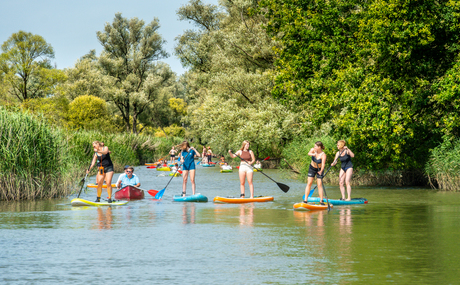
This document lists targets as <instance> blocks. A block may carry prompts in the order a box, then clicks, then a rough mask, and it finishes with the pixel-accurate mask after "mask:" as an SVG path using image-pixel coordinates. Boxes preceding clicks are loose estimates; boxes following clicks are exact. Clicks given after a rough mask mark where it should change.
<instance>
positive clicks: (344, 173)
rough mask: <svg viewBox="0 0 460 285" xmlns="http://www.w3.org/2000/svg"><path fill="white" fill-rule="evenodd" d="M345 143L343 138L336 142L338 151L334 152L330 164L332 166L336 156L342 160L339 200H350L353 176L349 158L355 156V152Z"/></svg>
mask: <svg viewBox="0 0 460 285" xmlns="http://www.w3.org/2000/svg"><path fill="white" fill-rule="evenodd" d="M345 144H346V142H345V141H344V140H339V141H338V142H337V148H338V149H339V151H338V152H337V153H336V154H335V159H334V162H333V163H332V164H331V166H334V165H335V164H336V163H337V158H339V159H340V161H341V162H342V165H341V168H340V173H339V181H340V182H339V185H340V192H341V193H342V198H340V200H345V201H351V177H352V176H353V163H352V162H351V158H352V157H355V154H354V153H353V152H352V151H351V150H350V149H349V148H348V147H346V146H345ZM344 184H346V185H347V194H348V198H347V199H345V186H344Z"/></svg>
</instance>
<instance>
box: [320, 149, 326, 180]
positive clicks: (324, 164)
mask: <svg viewBox="0 0 460 285" xmlns="http://www.w3.org/2000/svg"><path fill="white" fill-rule="evenodd" d="M323 153H324V152H323ZM323 159H324V162H323V163H321V175H323V174H324V167H325V166H326V159H327V156H326V154H325V153H324V155H323Z"/></svg>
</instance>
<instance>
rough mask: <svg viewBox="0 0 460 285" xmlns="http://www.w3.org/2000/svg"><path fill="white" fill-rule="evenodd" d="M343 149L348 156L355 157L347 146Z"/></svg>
mask: <svg viewBox="0 0 460 285" xmlns="http://www.w3.org/2000/svg"><path fill="white" fill-rule="evenodd" d="M345 149H346V150H347V153H348V155H349V156H350V157H355V154H354V153H353V152H352V151H351V150H350V149H349V148H348V147H345Z"/></svg>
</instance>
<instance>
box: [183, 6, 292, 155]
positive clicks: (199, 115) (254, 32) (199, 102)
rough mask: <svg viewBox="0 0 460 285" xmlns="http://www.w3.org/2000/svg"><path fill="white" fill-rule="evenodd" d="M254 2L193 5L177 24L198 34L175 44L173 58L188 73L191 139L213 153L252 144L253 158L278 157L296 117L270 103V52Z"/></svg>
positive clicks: (189, 34)
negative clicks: (185, 24) (188, 24)
mask: <svg viewBox="0 0 460 285" xmlns="http://www.w3.org/2000/svg"><path fill="white" fill-rule="evenodd" d="M256 7H257V2H256V1H224V2H222V3H221V6H220V7H218V6H215V5H210V4H204V3H202V2H201V1H199V0H192V1H190V2H189V3H188V4H187V5H185V6H183V7H182V8H181V9H179V11H178V14H179V18H180V19H182V20H188V21H191V22H192V23H193V24H194V25H195V26H196V27H197V29H196V30H188V31H185V33H184V34H183V35H181V36H180V37H178V38H177V43H178V44H177V46H176V54H177V56H178V57H179V58H180V60H181V62H182V64H183V65H185V66H187V67H190V71H189V72H188V73H187V74H185V75H184V76H183V78H182V80H183V81H184V86H186V89H187V98H186V100H185V101H186V102H187V104H188V108H187V116H186V117H185V118H184V121H183V122H184V124H185V125H186V126H187V127H188V128H189V130H190V135H192V136H194V137H196V138H197V139H198V141H199V142H200V143H202V144H206V145H212V146H213V148H214V150H215V151H217V152H221V153H224V152H226V151H227V150H228V148H230V147H232V148H234V149H235V148H239V146H240V145H241V142H242V141H243V140H244V139H249V140H250V141H251V142H252V148H253V150H254V151H255V152H256V154H257V155H260V156H262V155H279V154H280V153H281V148H282V145H283V144H284V143H285V142H286V141H288V140H289V139H290V138H292V137H293V136H294V134H295V132H296V129H295V128H294V127H293V126H294V125H295V124H296V121H297V115H296V114H295V113H293V112H290V111H289V110H288V109H287V108H286V107H285V106H282V105H281V104H280V103H278V102H277V101H275V100H273V98H271V94H270V91H271V88H270V87H271V86H272V77H271V72H273V71H274V70H273V68H274V66H273V59H274V54H273V48H274V47H276V42H274V41H272V39H271V38H270V37H269V36H268V34H267V33H266V31H265V30H264V29H263V28H262V24H263V23H264V22H265V19H264V18H263V17H262V16H260V15H254V14H250V13H249V11H250V10H251V9H254V8H256Z"/></svg>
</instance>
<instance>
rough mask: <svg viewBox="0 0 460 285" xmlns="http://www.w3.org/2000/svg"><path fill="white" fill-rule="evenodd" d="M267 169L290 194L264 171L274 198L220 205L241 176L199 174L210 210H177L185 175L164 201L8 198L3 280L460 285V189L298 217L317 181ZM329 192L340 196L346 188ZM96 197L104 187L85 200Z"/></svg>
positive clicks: (258, 185)
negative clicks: (113, 203)
mask: <svg viewBox="0 0 460 285" xmlns="http://www.w3.org/2000/svg"><path fill="white" fill-rule="evenodd" d="M135 172H136V174H137V175H138V176H139V177H140V178H141V182H142V187H143V188H144V189H157V190H160V189H162V188H163V187H164V186H165V185H166V184H167V182H168V180H169V179H170V177H169V176H158V175H161V174H164V173H163V172H159V171H156V170H154V169H147V168H146V167H144V166H139V167H136V171H135ZM265 173H267V174H268V175H269V176H270V177H272V178H273V179H274V180H276V181H279V182H282V183H285V184H288V185H289V186H290V187H291V189H290V191H289V192H288V193H284V192H282V191H281V190H280V189H279V188H278V186H277V185H276V184H275V183H273V182H272V181H270V180H269V179H267V178H266V177H264V176H263V175H261V174H260V173H255V175H254V183H255V189H256V190H255V194H256V195H270V196H274V197H275V201H274V202H268V203H251V204H235V205H227V204H214V203H213V202H212V199H213V198H214V197H215V196H229V195H230V196H238V194H239V184H238V173H237V172H234V173H224V174H223V173H220V172H219V170H218V168H202V167H200V166H198V169H197V177H196V182H197V189H198V191H197V192H200V193H202V194H204V195H206V196H207V197H208V198H209V200H210V202H208V203H177V202H172V199H171V198H172V195H176V194H180V192H181V184H182V178H174V179H173V180H172V182H171V183H170V184H169V186H168V188H167V189H166V192H165V195H164V197H163V200H162V201H154V200H152V199H151V198H152V197H150V195H148V194H146V199H144V200H139V201H130V202H129V203H128V204H127V205H126V206H118V207H100V208H96V207H71V206H70V200H71V198H73V197H69V198H65V199H53V200H44V201H32V202H30V201H27V202H0V248H1V250H0V284H50V283H51V284H83V283H84V284H107V283H114V284H119V283H127V284H134V283H137V284H305V283H311V284H359V283H361V284H362V283H367V284H383V283H396V284H408V283H411V284H458V283H459V279H460V278H459V277H460V273H458V272H459V265H458V260H460V246H459V245H458V244H459V240H460V230H459V228H458V225H459V224H460V215H459V214H460V207H459V204H460V194H459V193H445V192H437V191H433V190H429V189H415V188H405V189H402V188H367V187H354V188H353V193H352V195H353V197H365V198H367V199H368V200H369V204H367V205H353V206H336V207H334V209H333V210H331V211H330V212H327V211H315V212H295V211H293V210H292V205H293V204H294V203H296V202H300V201H301V197H302V195H303V193H304V189H305V184H302V183H299V182H298V181H295V180H290V179H288V178H286V174H285V173H283V172H281V171H278V170H266V172H265ZM115 177H118V175H115ZM94 181H95V178H94V177H91V178H90V179H89V182H94ZM326 190H327V193H328V194H329V197H330V198H339V197H340V194H339V193H340V191H339V189H338V187H336V186H327V188H326ZM190 192H191V189H190V184H189V187H188V193H190ZM147 196H149V197H147ZM95 197H96V194H95V189H91V190H88V192H87V193H84V194H82V195H81V198H84V199H89V200H94V199H95Z"/></svg>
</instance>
